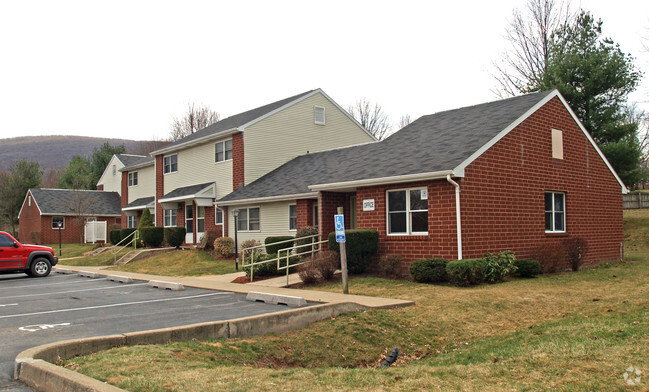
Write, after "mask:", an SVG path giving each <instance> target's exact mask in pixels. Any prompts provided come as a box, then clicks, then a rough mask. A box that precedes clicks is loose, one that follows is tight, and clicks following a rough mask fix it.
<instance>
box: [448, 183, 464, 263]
mask: <svg viewBox="0 0 649 392" xmlns="http://www.w3.org/2000/svg"><path fill="white" fill-rule="evenodd" d="M446 181H448V182H449V183H450V184H451V185H453V186H454V187H455V218H456V227H457V259H458V260H462V217H461V216H460V184H458V183H457V182H455V181H453V179H451V175H450V174H447V175H446Z"/></svg>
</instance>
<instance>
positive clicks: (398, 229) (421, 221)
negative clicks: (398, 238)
mask: <svg viewBox="0 0 649 392" xmlns="http://www.w3.org/2000/svg"><path fill="white" fill-rule="evenodd" d="M388 234H416V235H421V234H428V192H427V190H426V188H413V189H399V190H393V191H388Z"/></svg>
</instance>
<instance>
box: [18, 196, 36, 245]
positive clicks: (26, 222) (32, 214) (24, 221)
mask: <svg viewBox="0 0 649 392" xmlns="http://www.w3.org/2000/svg"><path fill="white" fill-rule="evenodd" d="M30 200H31V206H30V205H29V202H30ZM33 231H41V213H40V211H38V207H36V203H35V202H34V200H33V199H31V193H30V194H29V195H28V197H26V198H25V200H24V201H23V206H22V211H21V213H20V221H19V222H18V234H19V235H18V241H20V242H25V243H30V242H33V241H32V239H31V233H32V232H33Z"/></svg>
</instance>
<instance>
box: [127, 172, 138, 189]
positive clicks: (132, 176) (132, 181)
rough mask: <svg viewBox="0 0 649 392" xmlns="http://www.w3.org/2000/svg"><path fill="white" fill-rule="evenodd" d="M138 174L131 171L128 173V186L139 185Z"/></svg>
mask: <svg viewBox="0 0 649 392" xmlns="http://www.w3.org/2000/svg"><path fill="white" fill-rule="evenodd" d="M137 179H138V175H137V172H136V171H135V172H129V173H128V186H129V188H131V187H134V186H137V185H138V180H137Z"/></svg>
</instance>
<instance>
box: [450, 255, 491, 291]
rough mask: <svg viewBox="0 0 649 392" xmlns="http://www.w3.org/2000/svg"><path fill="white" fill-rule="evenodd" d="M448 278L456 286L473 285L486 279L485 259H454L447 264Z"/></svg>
mask: <svg viewBox="0 0 649 392" xmlns="http://www.w3.org/2000/svg"><path fill="white" fill-rule="evenodd" d="M446 273H447V274H448V280H449V281H450V282H451V283H453V284H454V285H456V286H471V285H475V284H480V283H482V282H484V281H485V275H486V266H485V261H484V259H465V260H453V261H449V262H448V264H446Z"/></svg>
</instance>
